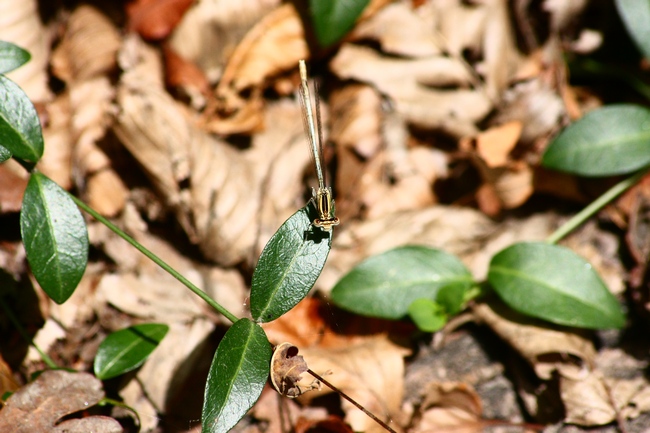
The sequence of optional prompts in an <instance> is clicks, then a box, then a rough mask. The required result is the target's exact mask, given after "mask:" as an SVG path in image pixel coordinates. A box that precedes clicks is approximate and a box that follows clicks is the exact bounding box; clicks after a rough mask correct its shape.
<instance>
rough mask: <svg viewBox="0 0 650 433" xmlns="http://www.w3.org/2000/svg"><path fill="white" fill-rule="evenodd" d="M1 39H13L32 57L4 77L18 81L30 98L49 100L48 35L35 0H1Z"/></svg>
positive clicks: (50, 93)
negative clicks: (17, 0)
mask: <svg viewBox="0 0 650 433" xmlns="http://www.w3.org/2000/svg"><path fill="white" fill-rule="evenodd" d="M0 40H2V41H7V42H12V43H14V44H16V45H18V46H19V47H21V48H23V49H24V50H27V51H29V53H30V54H31V60H30V61H29V62H27V63H26V64H25V65H23V66H21V67H20V68H18V69H16V70H15V71H11V72H9V73H8V74H7V78H9V79H10V80H12V81H14V82H15V83H16V84H18V85H19V86H20V87H21V88H22V89H23V90H24V91H25V93H26V94H27V96H29V99H30V100H32V101H48V100H49V99H50V98H51V97H52V92H51V91H50V89H49V87H48V81H49V78H48V74H47V65H48V57H49V55H50V52H49V51H50V46H49V37H48V35H47V32H46V29H45V27H44V26H43V23H42V22H41V19H40V17H39V13H38V2H37V1H36V0H23V1H20V2H16V1H14V0H0Z"/></svg>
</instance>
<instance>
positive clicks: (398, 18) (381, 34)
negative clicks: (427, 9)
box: [351, 2, 441, 57]
mask: <svg viewBox="0 0 650 433" xmlns="http://www.w3.org/2000/svg"><path fill="white" fill-rule="evenodd" d="M428 24H429V23H428V22H427V21H425V20H424V19H422V17H421V15H420V14H418V11H417V10H415V9H414V8H413V7H412V6H411V5H409V4H408V3H406V2H399V3H392V4H389V5H388V6H386V7H384V8H382V9H380V10H379V11H378V12H377V13H376V14H375V15H374V16H373V17H372V18H371V19H368V20H363V21H361V22H360V23H359V24H358V25H357V26H356V27H355V29H354V31H353V34H352V35H351V37H352V38H355V39H364V38H369V39H375V40H377V41H378V42H379V44H380V45H381V48H382V50H383V51H385V52H387V53H391V54H397V55H402V56H410V57H425V56H433V55H438V54H440V52H441V49H440V44H439V41H438V40H437V39H438V37H437V35H436V33H435V30H434V28H433V26H430V25H428Z"/></svg>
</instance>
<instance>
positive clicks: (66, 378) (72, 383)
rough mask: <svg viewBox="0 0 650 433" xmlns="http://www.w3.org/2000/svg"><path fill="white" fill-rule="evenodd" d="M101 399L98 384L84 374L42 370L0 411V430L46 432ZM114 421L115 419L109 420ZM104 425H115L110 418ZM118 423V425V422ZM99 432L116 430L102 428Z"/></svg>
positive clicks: (101, 395) (102, 395)
mask: <svg viewBox="0 0 650 433" xmlns="http://www.w3.org/2000/svg"><path fill="white" fill-rule="evenodd" d="M102 398H104V391H103V389H102V383H101V381H100V380H98V379H96V378H95V377H94V376H92V375H91V374H88V373H70V372H68V371H64V370H53V371H46V372H44V373H43V374H41V375H40V376H38V378H36V380H34V382H31V383H29V384H27V385H25V386H23V387H22V388H21V389H19V390H18V391H16V392H15V393H14V394H12V395H11V397H9V398H8V399H7V401H6V403H5V405H4V407H3V409H2V411H0V431H3V432H9V431H11V432H14V433H50V432H52V431H64V430H53V429H55V426H56V424H57V423H58V421H59V420H60V419H61V418H62V417H64V416H66V415H70V414H72V413H75V412H79V411H83V410H87V409H88V408H89V407H91V406H94V405H95V404H97V403H98V402H99V401H100V400H101V399H102ZM111 421H113V422H116V421H115V420H112V419H111ZM102 425H103V426H104V425H108V426H110V425H112V426H115V424H114V423H111V422H110V421H109V422H107V423H106V424H102ZM118 426H119V424H118ZM103 428H105V429H104V430H100V431H102V432H110V431H119V430H111V429H106V427H103Z"/></svg>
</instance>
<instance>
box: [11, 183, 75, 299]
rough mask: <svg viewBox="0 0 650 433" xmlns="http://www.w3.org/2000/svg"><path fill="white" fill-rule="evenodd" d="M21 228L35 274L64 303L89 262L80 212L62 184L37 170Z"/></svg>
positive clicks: (25, 204)
mask: <svg viewBox="0 0 650 433" xmlns="http://www.w3.org/2000/svg"><path fill="white" fill-rule="evenodd" d="M20 231H21V233H22V237H23V243H24V244H25V251H26V252H27V261H28V262H29V265H30V267H31V269H32V273H33V274H34V277H35V278H36V280H37V281H38V283H39V284H40V285H41V287H42V288H43V290H45V293H47V294H48V295H49V296H50V298H52V300H54V302H56V303H58V304H61V303H63V302H65V301H66V300H67V299H68V298H69V297H70V295H72V293H73V292H74V290H75V288H76V287H77V284H78V283H79V281H80V280H81V277H82V276H83V273H84V270H85V269H86V263H87V262H88V232H87V230H86V224H85V222H84V220H83V217H82V216H81V212H79V209H78V208H77V206H76V205H75V203H74V202H73V201H72V199H71V198H70V197H69V196H68V193H67V192H65V191H64V190H63V189H62V188H61V187H60V186H59V185H57V184H56V183H54V182H53V181H52V180H50V179H48V178H47V177H46V176H44V175H42V174H40V173H34V174H32V177H31V178H30V179H29V183H28V184H27V188H26V189H25V196H24V197H23V207H22V210H21V211H20Z"/></svg>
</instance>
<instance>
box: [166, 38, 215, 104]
mask: <svg viewBox="0 0 650 433" xmlns="http://www.w3.org/2000/svg"><path fill="white" fill-rule="evenodd" d="M163 52H164V55H165V82H166V84H167V86H168V87H171V88H180V89H181V90H183V91H184V92H185V93H186V94H187V95H188V96H189V97H190V98H191V105H192V107H193V108H195V109H200V108H203V106H204V105H205V100H206V99H207V98H209V97H210V96H211V93H212V92H211V91H210V83H209V82H208V78H207V77H206V76H205V74H204V73H203V71H202V70H201V69H199V67H198V66H197V65H196V64H194V63H193V62H191V61H189V60H187V59H185V58H184V57H182V56H181V55H180V54H179V53H178V52H177V51H176V50H174V48H172V47H171V45H170V44H165V45H164V46H163Z"/></svg>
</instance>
